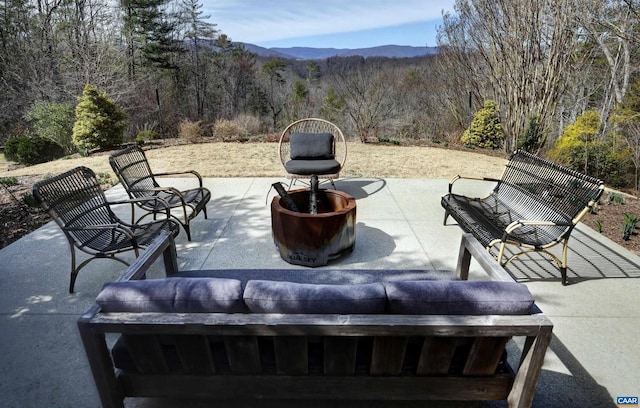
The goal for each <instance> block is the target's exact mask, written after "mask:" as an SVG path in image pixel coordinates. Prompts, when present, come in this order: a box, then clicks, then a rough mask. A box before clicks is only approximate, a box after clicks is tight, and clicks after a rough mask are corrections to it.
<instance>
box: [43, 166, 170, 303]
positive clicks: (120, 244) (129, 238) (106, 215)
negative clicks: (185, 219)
mask: <svg viewBox="0 0 640 408" xmlns="http://www.w3.org/2000/svg"><path fill="white" fill-rule="evenodd" d="M54 190H56V191H55V192H54ZM51 194H54V195H55V196H57V197H56V198H57V199H56V200H55V201H53V200H52V198H53V197H52V196H51ZM33 195H34V197H35V198H36V200H37V201H38V202H39V203H40V205H41V206H42V207H43V208H44V209H45V210H46V211H47V213H48V214H49V216H51V218H52V219H53V220H54V221H55V223H56V224H58V226H59V227H60V229H61V230H62V232H63V233H64V235H65V237H66V238H67V242H68V243H69V248H70V250H71V277H70V283H69V293H73V291H74V286H75V282H76V279H77V277H78V273H79V272H80V270H81V269H82V268H84V267H85V266H86V265H87V264H89V262H91V261H93V260H94V259H103V258H105V259H113V260H115V261H118V262H120V263H122V264H124V265H127V266H129V263H128V262H127V261H125V260H124V259H121V258H118V257H116V255H117V254H120V253H123V252H128V251H134V253H135V256H136V257H138V256H139V249H141V248H146V247H147V246H148V245H149V244H151V242H152V241H153V239H154V238H155V237H156V236H157V235H158V234H159V233H161V232H162V231H164V230H168V231H170V232H171V233H172V235H173V236H175V235H177V233H178V232H179V231H180V230H179V228H180V227H179V225H178V223H176V222H175V221H173V220H171V219H170V216H169V207H168V206H166V203H164V202H163V201H162V200H161V199H159V198H157V197H152V198H147V199H144V200H145V201H155V202H158V203H159V205H164V206H165V215H166V217H165V219H162V220H156V221H153V222H149V223H145V224H140V225H133V224H129V223H127V222H125V221H123V220H121V219H120V218H119V217H118V216H117V215H116V214H115V213H114V212H113V210H112V209H111V207H112V206H113V205H119V204H132V205H133V204H135V203H134V201H138V200H118V201H108V200H107V198H106V196H105V194H104V192H103V190H102V188H101V187H100V183H99V182H98V179H97V177H96V175H95V173H94V172H93V170H91V169H89V168H87V167H83V166H81V167H76V168H74V169H72V170H69V171H67V172H64V173H61V174H59V175H57V176H54V177H51V178H49V179H46V180H42V181H39V182H37V183H36V184H34V186H33ZM83 199H86V200H84V201H83ZM83 221H85V222H83ZM86 221H89V222H86ZM147 230H149V231H151V234H150V235H149V236H145V235H144V234H145V233H146V232H147ZM103 231H108V232H110V236H109V234H104V233H102V232H103ZM92 232H94V233H93V235H92ZM83 236H84V238H87V236H91V237H92V238H91V239H82V238H83ZM76 250H80V251H82V252H84V253H86V254H88V255H90V258H88V259H86V260H84V261H83V262H82V263H80V265H77V266H76V264H77V256H76Z"/></svg>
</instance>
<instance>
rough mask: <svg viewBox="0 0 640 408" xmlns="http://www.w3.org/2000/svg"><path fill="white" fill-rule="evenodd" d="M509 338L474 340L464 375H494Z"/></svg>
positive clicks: (480, 338)
mask: <svg viewBox="0 0 640 408" xmlns="http://www.w3.org/2000/svg"><path fill="white" fill-rule="evenodd" d="M508 341H509V338H508V337H478V338H476V339H475V340H474V342H473V346H472V347H471V351H470V352H469V357H468V358H467V363H466V364H465V367H464V370H463V374H464V375H493V374H494V373H495V372H496V368H497V367H498V364H499V363H500V359H501V358H502V355H503V353H504V349H505V346H506V345H507V342H508Z"/></svg>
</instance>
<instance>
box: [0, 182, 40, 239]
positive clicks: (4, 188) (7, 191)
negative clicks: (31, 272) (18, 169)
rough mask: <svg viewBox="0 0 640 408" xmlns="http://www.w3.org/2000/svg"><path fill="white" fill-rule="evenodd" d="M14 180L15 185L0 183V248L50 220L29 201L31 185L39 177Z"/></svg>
mask: <svg viewBox="0 0 640 408" xmlns="http://www.w3.org/2000/svg"><path fill="white" fill-rule="evenodd" d="M15 179H16V180H17V183H16V184H15V185H6V184H2V183H0V225H2V234H1V235H0V248H4V247H6V246H7V245H9V244H11V243H12V242H15V241H17V240H19V239H20V238H22V237H23V236H25V235H26V234H28V233H30V232H31V231H34V230H36V229H38V228H39V227H40V226H42V225H44V224H46V223H47V222H49V221H50V220H51V219H50V217H49V215H48V214H47V213H46V212H45V211H43V210H42V209H41V208H40V207H37V206H35V203H34V202H32V201H30V197H31V191H32V188H33V184H34V183H35V182H36V181H37V180H38V179H39V177H37V176H21V177H16V178H15ZM11 184H13V183H11ZM30 204H31V205H30Z"/></svg>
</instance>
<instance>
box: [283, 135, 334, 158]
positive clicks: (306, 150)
mask: <svg viewBox="0 0 640 408" xmlns="http://www.w3.org/2000/svg"><path fill="white" fill-rule="evenodd" d="M289 148H290V151H289V156H290V157H291V159H292V160H307V159H310V160H323V159H333V158H334V156H333V135H332V134H331V133H292V134H291V135H290V136H289Z"/></svg>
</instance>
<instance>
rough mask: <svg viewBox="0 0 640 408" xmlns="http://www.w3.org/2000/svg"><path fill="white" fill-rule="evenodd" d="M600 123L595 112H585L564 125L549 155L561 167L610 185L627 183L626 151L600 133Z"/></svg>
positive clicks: (627, 163) (628, 168) (609, 136)
mask: <svg viewBox="0 0 640 408" xmlns="http://www.w3.org/2000/svg"><path fill="white" fill-rule="evenodd" d="M601 128H602V122H601V120H600V115H599V114H598V112H595V111H593V110H590V111H586V112H585V113H583V114H582V115H581V116H579V117H578V118H577V119H576V121H575V123H573V124H572V125H569V126H567V127H565V128H564V130H563V132H562V136H561V137H560V138H559V139H558V140H556V142H555V145H554V147H553V149H551V150H550V151H549V154H548V155H549V158H551V159H552V160H554V161H556V162H558V163H561V164H564V165H565V166H567V167H569V168H571V169H573V170H576V171H579V172H582V173H585V174H588V175H590V176H593V177H597V178H600V179H602V180H604V182H605V183H606V184H608V185H610V186H612V187H623V186H626V185H628V184H629V180H628V179H629V174H630V163H631V161H630V159H629V157H628V152H627V151H625V150H624V149H620V148H618V147H616V144H615V143H613V137H612V136H611V135H600V131H601Z"/></svg>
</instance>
